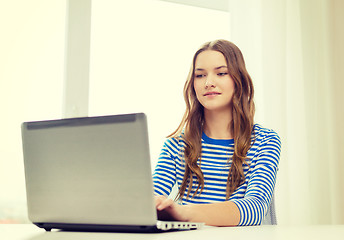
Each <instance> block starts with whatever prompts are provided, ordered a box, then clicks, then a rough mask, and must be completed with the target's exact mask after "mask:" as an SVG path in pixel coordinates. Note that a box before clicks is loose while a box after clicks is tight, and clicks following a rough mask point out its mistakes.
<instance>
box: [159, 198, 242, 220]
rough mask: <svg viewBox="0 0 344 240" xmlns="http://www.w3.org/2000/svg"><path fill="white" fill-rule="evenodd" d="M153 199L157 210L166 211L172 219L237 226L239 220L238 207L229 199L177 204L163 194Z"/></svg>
mask: <svg viewBox="0 0 344 240" xmlns="http://www.w3.org/2000/svg"><path fill="white" fill-rule="evenodd" d="M155 200H156V208H157V209H158V211H161V212H166V213H167V214H168V215H170V216H171V217H172V219H174V220H178V221H190V222H204V223H205V224H207V225H211V226H237V225H238V224H239V222H240V212H239V209H238V207H237V206H236V204H235V203H234V202H231V201H227V202H220V203H211V204H192V205H178V204H177V203H175V202H174V201H173V200H172V199H168V198H166V197H164V196H157V197H156V198H155Z"/></svg>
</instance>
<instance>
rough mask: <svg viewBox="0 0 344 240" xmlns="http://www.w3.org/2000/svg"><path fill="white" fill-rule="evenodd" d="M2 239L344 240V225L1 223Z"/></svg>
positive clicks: (0, 233)
mask: <svg viewBox="0 0 344 240" xmlns="http://www.w3.org/2000/svg"><path fill="white" fill-rule="evenodd" d="M0 239H1V240H57V239H59V240H78V239H82V240H110V239H111V240H116V239H121V240H126V239H150V240H154V239H166V240H169V239H188V240H193V239H197V240H203V239H207V240H209V239H210V240H222V239H226V240H228V239H235V240H240V239H254V240H260V239H264V240H270V239H274V240H276V239H277V240H278V239H291V240H297V239H311V240H317V239H325V240H333V239H341V240H343V239H344V225H314V226H256V227H208V226H205V227H204V228H202V229H200V230H193V231H179V232H166V233H154V234H138V233H96V232H62V231H52V232H45V231H44V230H43V229H40V228H38V227H36V226H34V225H32V224H0Z"/></svg>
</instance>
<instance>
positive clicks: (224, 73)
mask: <svg viewBox="0 0 344 240" xmlns="http://www.w3.org/2000/svg"><path fill="white" fill-rule="evenodd" d="M227 74H228V73H226V72H222V73H218V74H217V75H218V76H225V75H227Z"/></svg>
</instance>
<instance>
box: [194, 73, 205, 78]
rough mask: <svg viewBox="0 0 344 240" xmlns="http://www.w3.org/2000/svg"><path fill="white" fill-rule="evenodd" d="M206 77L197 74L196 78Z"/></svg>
mask: <svg viewBox="0 0 344 240" xmlns="http://www.w3.org/2000/svg"><path fill="white" fill-rule="evenodd" d="M204 76H205V74H196V75H195V77H196V78H202V77H204Z"/></svg>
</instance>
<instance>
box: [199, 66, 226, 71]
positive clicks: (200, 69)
mask: <svg viewBox="0 0 344 240" xmlns="http://www.w3.org/2000/svg"><path fill="white" fill-rule="evenodd" d="M221 68H227V66H225V65H222V66H219V67H216V68H214V69H215V70H218V69H221ZM204 70H205V69H203V68H196V69H195V71H204Z"/></svg>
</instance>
